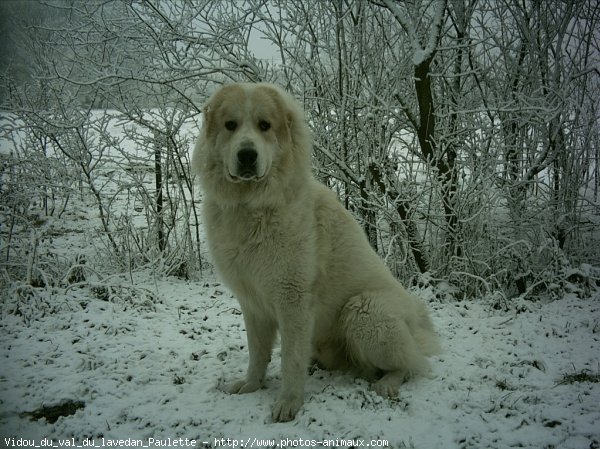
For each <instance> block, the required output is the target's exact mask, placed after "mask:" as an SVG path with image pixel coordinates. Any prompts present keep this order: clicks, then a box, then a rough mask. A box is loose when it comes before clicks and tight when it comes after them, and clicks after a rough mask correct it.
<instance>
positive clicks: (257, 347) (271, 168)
mask: <svg viewBox="0 0 600 449" xmlns="http://www.w3.org/2000/svg"><path fill="white" fill-rule="evenodd" d="M203 120H204V123H203V126H202V130H201V135H200V138H199V140H198V143H197V144H196V148H195V150H194V156H193V161H192V164H193V167H194V170H195V171H196V172H197V173H199V175H200V182H201V184H202V187H203V190H204V193H205V196H204V217H205V218H204V219H205V224H206V234H207V237H208V241H209V246H210V250H211V253H212V256H213V259H214V263H215V265H216V267H217V270H218V272H219V273H220V275H221V276H222V278H223V279H224V281H225V283H226V284H227V285H228V287H229V288H230V289H231V290H232V292H233V293H234V294H235V295H236V297H237V298H238V300H239V303H240V306H241V309H242V313H243V315H244V321H245V324H246V332H247V336H248V349H249V351H250V361H249V365H248V371H247V375H246V378H245V379H244V380H241V381H239V382H236V383H234V384H233V385H232V386H231V387H230V388H229V391H230V392H231V393H249V392H252V391H255V390H257V389H259V388H260V387H261V386H262V384H263V381H264V378H265V373H266V369H267V365H268V363H269V361H270V358H271V351H272V348H273V344H274V341H275V335H276V332H277V331H279V334H280V336H281V359H282V360H281V371H282V387H281V391H280V393H279V396H278V399H277V401H276V402H275V405H274V407H273V411H272V416H273V419H274V420H275V421H288V420H291V419H294V417H295V415H296V413H297V412H298V410H299V409H300V407H301V406H302V403H303V401H304V399H303V396H304V382H305V377H306V371H307V367H308V365H309V363H310V361H311V358H312V359H313V360H315V361H316V362H317V363H318V364H319V365H320V366H321V367H323V368H326V369H333V370H336V369H342V370H350V369H352V370H355V371H357V372H359V373H360V374H361V375H363V376H367V377H369V378H372V379H378V380H376V382H375V384H374V388H375V390H376V391H377V392H378V393H379V394H381V395H384V396H391V395H396V394H397V393H398V387H399V385H400V384H401V383H402V382H403V381H404V380H405V379H406V378H407V377H409V376H411V375H414V374H423V373H426V372H427V370H428V361H427V359H426V356H427V355H431V354H434V353H436V352H437V351H438V349H439V346H438V340H437V337H436V335H435V333H434V330H433V325H432V323H431V320H430V318H429V315H428V312H427V310H426V308H425V306H424V305H423V304H421V303H420V302H419V301H417V300H416V299H415V298H413V297H412V296H411V295H410V294H409V293H407V292H406V290H404V288H402V286H401V285H400V284H399V283H398V282H397V281H396V279H394V277H393V276H392V275H391V273H390V272H389V271H388V269H387V268H386V267H385V265H384V264H383V263H382V261H381V260H380V258H379V257H378V256H377V254H376V253H375V252H374V251H373V250H372V249H371V247H370V245H369V242H368V240H367V238H366V237H365V235H364V232H363V230H362V229H361V227H360V226H359V225H358V223H357V222H356V221H355V220H354V218H353V217H352V215H351V214H350V213H349V212H348V211H346V210H345V209H344V207H343V206H342V205H341V204H340V203H339V201H338V200H337V198H336V197H335V195H334V193H333V192H331V191H330V190H329V189H327V188H326V187H325V186H323V185H321V184H320V183H318V182H317V181H316V180H315V179H314V178H313V176H312V174H311V169H310V152H311V139H310V133H309V130H308V128H307V125H306V123H305V120H304V114H303V112H302V110H301V108H300V107H299V105H298V104H297V102H296V101H295V100H294V99H293V98H292V97H291V96H289V95H288V94H287V93H285V92H284V91H282V90H280V89H279V88H277V87H276V86H273V85H270V84H232V85H227V86H225V87H222V88H221V89H219V90H218V91H217V92H216V93H214V94H213V96H212V97H211V98H210V99H209V100H208V102H207V104H206V106H205V109H204V119H203Z"/></svg>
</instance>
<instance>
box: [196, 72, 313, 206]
mask: <svg viewBox="0 0 600 449" xmlns="http://www.w3.org/2000/svg"><path fill="white" fill-rule="evenodd" d="M309 150H310V143H309V139H308V132H307V129H306V124H305V122H304V118H303V115H302V111H301V109H300V108H299V106H298V104H297V103H296V101H295V100H293V99H292V98H291V97H290V96H289V95H288V94H287V93H285V92H283V91H281V90H280V89H279V88H277V87H275V86H273V85H270V84H265V83H261V84H230V85H226V86H224V87H222V88H220V89H219V90H218V91H216V92H215V93H214V94H213V95H212V97H210V99H209V100H208V102H207V103H206V106H205V108H204V116H203V125H202V131H201V135H200V139H199V140H198V143H197V145H196V148H195V150H194V158H193V165H194V168H195V169H196V171H198V172H199V173H200V177H201V182H202V184H203V185H204V188H205V190H209V191H210V190H213V191H217V190H218V191H219V192H220V193H221V194H222V195H230V196H231V197H232V198H227V199H228V200H235V199H239V200H242V198H240V195H241V194H242V193H246V194H248V193H252V194H255V195H256V194H263V195H264V194H265V192H266V190H268V189H267V187H269V186H270V187H275V186H274V184H280V183H281V182H283V181H284V178H285V177H287V180H286V182H289V180H290V178H292V179H293V177H294V171H296V170H301V171H306V170H307V169H308V159H309V155H308V152H309ZM282 187H283V186H278V188H282ZM222 195H221V196H222Z"/></svg>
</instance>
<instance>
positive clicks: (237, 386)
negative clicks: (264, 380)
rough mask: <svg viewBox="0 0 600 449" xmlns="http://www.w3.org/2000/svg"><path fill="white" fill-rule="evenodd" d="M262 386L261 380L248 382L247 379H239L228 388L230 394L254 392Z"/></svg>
mask: <svg viewBox="0 0 600 449" xmlns="http://www.w3.org/2000/svg"><path fill="white" fill-rule="evenodd" d="M259 388H260V382H248V381H247V380H239V381H237V382H235V383H234V384H233V385H231V386H230V387H229V388H227V392H228V393H229V394H245V393H252V392H253V391H256V390H258V389H259Z"/></svg>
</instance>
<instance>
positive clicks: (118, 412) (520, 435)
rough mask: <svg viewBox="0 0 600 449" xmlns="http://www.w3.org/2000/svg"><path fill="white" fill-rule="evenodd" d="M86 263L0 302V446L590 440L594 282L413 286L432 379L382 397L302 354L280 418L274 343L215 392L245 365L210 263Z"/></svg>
mask: <svg viewBox="0 0 600 449" xmlns="http://www.w3.org/2000/svg"><path fill="white" fill-rule="evenodd" d="M86 214H90V215H93V210H92V209H83V208H82V209H81V210H80V211H79V212H73V213H71V215H70V216H69V217H67V219H66V221H63V222H61V223H62V224H60V226H62V228H61V232H57V233H56V234H60V237H56V238H55V240H54V243H53V244H54V245H55V246H56V247H57V248H60V249H61V250H62V251H63V252H66V253H68V252H69V251H72V252H73V253H76V252H79V251H81V248H82V245H85V244H86V238H85V233H83V234H82V233H74V232H70V231H69V229H71V230H74V229H76V228H77V227H78V226H79V227H80V226H81V225H77V223H78V221H77V220H75V218H76V217H77V215H79V218H80V220H84V219H85V215H86ZM69 220H71V221H70V223H71V225H72V226H71V227H69V226H68V223H69ZM56 225H57V226H58V225H59V223H57V224H56ZM90 265H93V264H90ZM89 273H90V274H89V275H88V276H87V278H86V280H85V282H82V283H81V284H79V285H78V284H74V285H63V286H56V287H53V288H52V289H48V290H44V291H43V292H45V293H35V294H34V293H32V292H31V291H27V289H21V290H19V291H15V292H13V294H12V296H11V297H12V298H13V299H12V300H10V301H8V302H7V303H5V304H3V310H2V320H1V328H2V329H1V349H0V351H1V353H0V357H1V360H2V362H1V368H0V408H1V411H0V436H1V437H2V445H3V446H6V447H16V446H19V445H21V447H23V446H27V445H29V446H31V445H38V446H40V445H43V444H45V443H49V442H52V443H54V445H55V446H59V445H79V446H84V445H90V444H95V445H96V446H101V445H105V446H108V445H111V444H117V443H119V441H117V440H124V441H121V442H120V443H122V444H123V445H124V444H136V443H137V444H140V443H141V444H144V445H146V446H147V447H159V446H160V447H167V446H174V445H179V446H180V445H182V444H183V445H185V444H186V443H187V444H190V445H191V447H211V448H216V447H282V446H288V447H306V446H311V445H315V444H316V445H322V446H331V447H347V446H348V445H353V446H354V447H361V446H363V445H364V447H367V446H377V445H380V446H385V447H394V448H402V447H408V448H412V447H414V448H424V449H427V448H444V449H448V448H512V447H526V448H561V449H563V448H564V449H567V448H573V449H590V448H598V447H600V424H599V423H600V383H598V380H599V374H600V345H599V339H600V293H599V292H598V290H595V291H594V290H592V293H591V295H588V296H589V297H583V298H578V297H577V296H576V295H575V294H573V295H568V296H566V297H564V298H563V299H560V300H556V301H553V302H549V303H541V302H537V303H535V302H515V303H512V304H508V305H506V304H500V305H501V306H503V307H498V305H499V304H497V303H496V304H495V303H494V302H493V301H491V300H479V301H470V302H465V301H462V302H460V301H456V300H453V299H444V298H441V299H440V298H436V295H434V292H433V291H431V290H422V291H419V292H417V293H418V294H419V295H421V297H423V298H424V300H426V301H427V302H428V303H429V304H430V307H431V309H432V315H433V319H434V321H435V324H436V326H437V329H438V331H439V333H440V335H441V338H442V342H443V345H444V353H443V354H442V355H441V356H438V357H435V358H434V359H433V374H434V377H433V378H431V379H428V378H420V379H415V380H413V381H410V382H409V383H407V384H405V386H404V387H403V388H402V389H401V392H400V396H399V397H398V398H396V399H391V400H388V399H383V398H381V397H379V396H377V395H376V394H374V393H373V392H372V391H370V389H369V385H368V384H367V383H366V382H365V381H363V380H361V379H357V378H354V377H353V376H351V375H348V374H343V373H329V372H325V371H321V370H319V369H316V368H314V369H311V374H310V376H309V378H308V381H307V385H306V395H305V405H304V407H303V408H302V409H301V411H300V412H299V414H298V416H297V418H296V420H295V421H293V422H290V423H284V424H279V423H273V422H272V421H271V419H270V407H271V404H272V403H273V402H274V400H275V397H276V394H277V391H278V388H279V385H280V383H281V378H280V375H279V365H280V358H279V353H278V350H276V351H275V354H274V357H273V361H272V362H271V365H270V367H269V371H268V379H267V388H265V389H264V390H261V391H259V392H256V393H252V394H248V395H242V396H232V395H228V394H226V393H224V392H223V391H222V386H223V385H224V384H228V383H229V382H231V381H233V380H235V379H238V378H239V377H240V376H243V374H244V371H245V367H246V362H247V349H246V340H245V331H244V325H243V320H242V316H241V315H240V312H239V308H238V305H237V303H236V302H235V300H234V299H233V298H232V297H231V294H230V293H229V292H228V291H227V289H226V288H225V287H223V286H222V285H221V284H220V282H219V281H218V279H217V278H216V277H215V275H214V274H213V273H212V272H211V271H210V270H205V272H204V273H203V277H202V280H201V281H198V282H190V281H183V280H179V279H176V278H161V277H158V276H153V275H152V273H149V272H146V273H135V272H134V273H131V274H129V273H127V274H126V275H123V276H112V277H109V278H101V277H98V275H93V274H91V273H92V271H91V266H90V271H89ZM437 296H439V294H438V295H437ZM580 296H581V295H580ZM504 306H506V307H504ZM42 416H44V417H42ZM179 438H181V440H179ZM186 439H187V441H186ZM300 439H302V441H300ZM351 440H353V441H351ZM307 443H308V444H307ZM313 443H314V444H313Z"/></svg>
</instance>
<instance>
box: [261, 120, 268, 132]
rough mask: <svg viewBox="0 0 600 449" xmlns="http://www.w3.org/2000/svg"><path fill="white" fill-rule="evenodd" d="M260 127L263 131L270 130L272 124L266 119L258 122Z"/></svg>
mask: <svg viewBox="0 0 600 449" xmlns="http://www.w3.org/2000/svg"><path fill="white" fill-rule="evenodd" d="M258 129H260V130H261V131H268V130H269V129H271V124H270V123H269V122H267V121H266V120H261V121H260V122H258Z"/></svg>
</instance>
